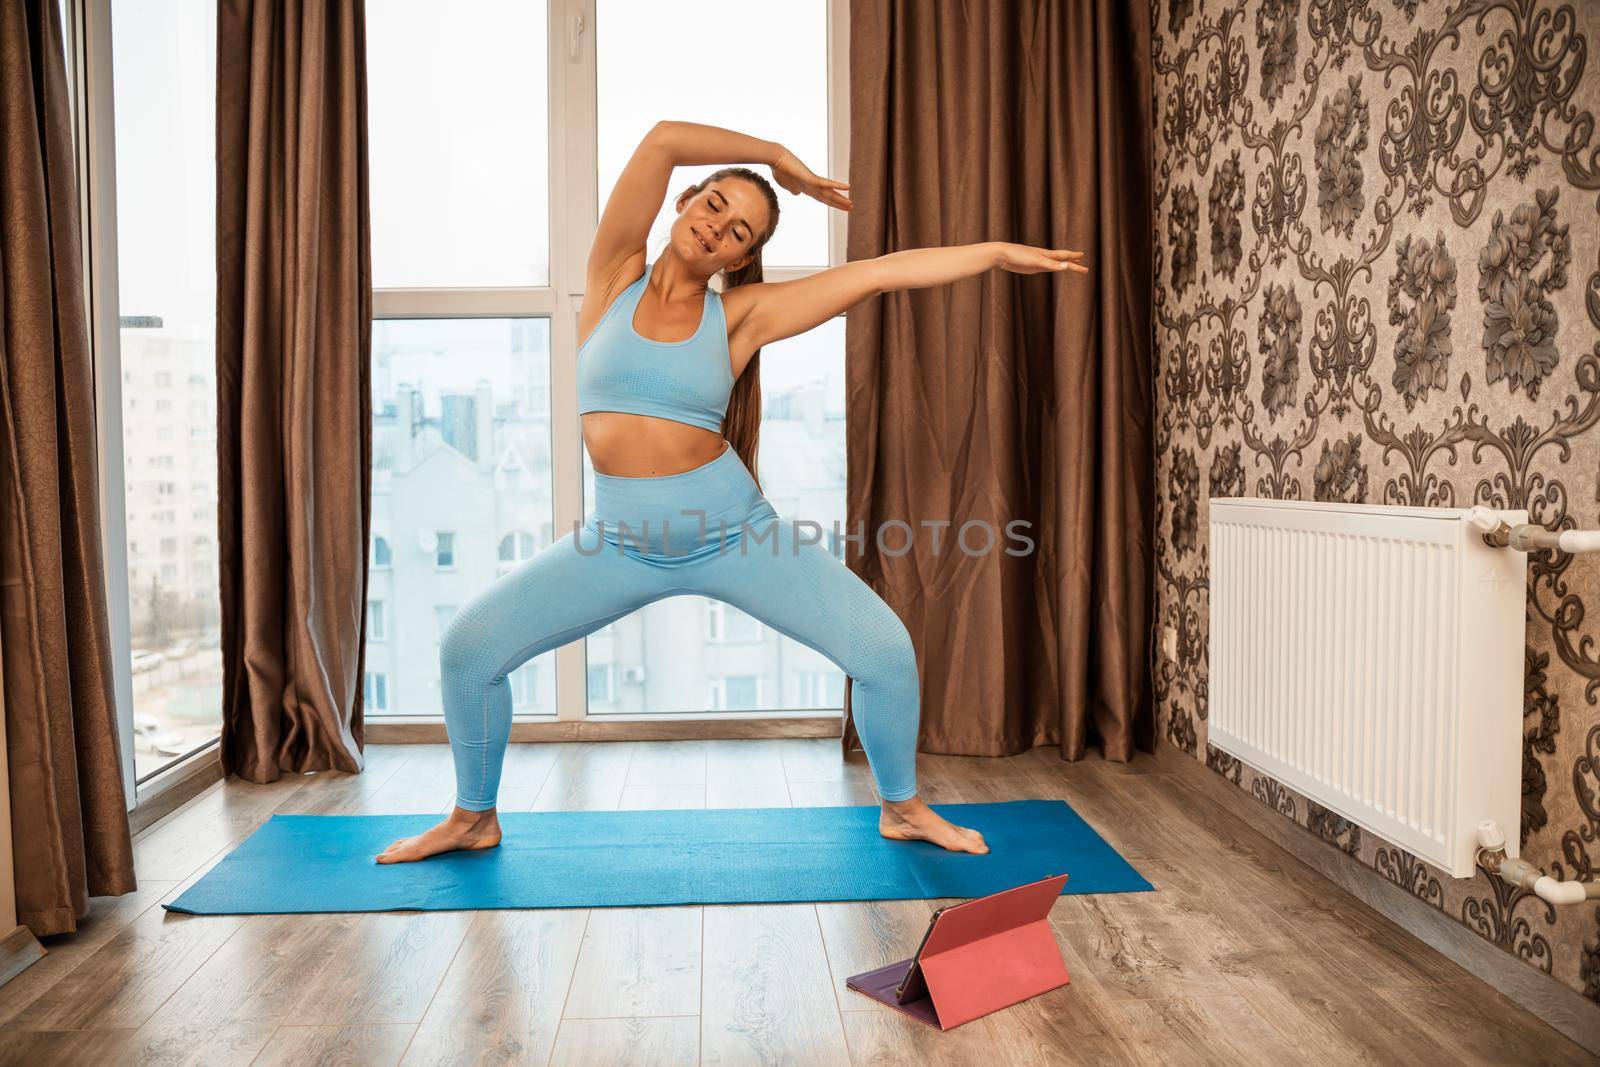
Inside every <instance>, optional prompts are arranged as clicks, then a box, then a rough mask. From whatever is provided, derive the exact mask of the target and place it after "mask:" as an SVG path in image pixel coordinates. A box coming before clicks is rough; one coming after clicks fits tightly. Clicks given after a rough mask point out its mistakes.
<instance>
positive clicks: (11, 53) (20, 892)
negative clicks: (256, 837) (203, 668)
mask: <svg viewBox="0 0 1600 1067" xmlns="http://www.w3.org/2000/svg"><path fill="white" fill-rule="evenodd" d="M80 234H81V225H80V222H79V218H78V193H77V178H76V173H75V163H74V159H73V138H72V113H71V105H70V104H69V102H68V97H67V73H66V61H65V58H64V53H63V49H62V28H61V23H60V12H59V10H58V9H57V7H56V3H55V0H27V2H22V0H6V2H5V3H0V655H4V657H5V666H4V670H3V672H0V677H3V678H4V682H3V683H0V684H3V685H4V693H3V697H4V704H5V728H6V729H5V736H6V748H7V753H6V755H7V769H8V771H9V774H10V787H11V789H10V793H11V836H12V850H13V860H14V864H15V870H14V878H15V882H16V894H17V921H18V922H19V923H21V924H23V925H24V926H26V927H28V929H29V930H30V931H31V932H32V933H33V934H34V935H35V936H37V937H43V936H45V935H48V934H59V933H68V932H71V931H74V930H76V929H77V928H78V920H80V919H82V918H83V917H85V916H86V915H87V914H88V912H89V898H90V897H91V896H114V895H119V894H122V893H130V892H132V891H133V890H134V889H135V888H137V887H136V885H135V881H134V873H133V845H132V841H131V839H130V834H129V830H128V813H127V805H126V802H125V794H124V791H123V777H122V755H121V747H120V745H119V744H118V739H117V717H116V700H115V695H114V691H113V685H112V668H111V637H110V632H111V631H110V621H109V618H108V616H107V612H106V592H105V573H104V561H103V559H102V556H101V551H102V549H101V540H100V519H99V516H100V500H99V496H100V490H99V451H98V443H97V442H98V435H97V428H96V425H95V393H94V365H93V361H92V357H91V353H90V348H89V327H88V317H87V314H86V304H87V300H86V294H85V290H84V278H83V266H82V258H81V256H82V245H81V243H80Z"/></svg>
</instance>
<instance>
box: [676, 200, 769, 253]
mask: <svg viewBox="0 0 1600 1067" xmlns="http://www.w3.org/2000/svg"><path fill="white" fill-rule="evenodd" d="M767 221H768V207H767V198H766V197H765V196H763V195H762V194H761V192H760V190H758V189H757V188H756V187H755V186H754V185H752V184H751V183H750V182H748V181H745V180H744V179H742V178H719V179H717V180H716V181H713V182H708V183H707V184H706V187H705V188H704V189H702V190H700V191H699V192H698V193H696V194H695V195H694V196H693V197H692V198H691V199H690V200H689V201H688V202H687V203H686V204H684V206H683V208H682V210H680V211H679V212H678V217H677V218H676V219H675V220H674V221H673V223H672V247H673V249H674V250H675V251H677V253H678V254H679V255H680V256H682V257H683V258H684V259H685V260H687V261H689V262H690V263H693V264H694V265H695V266H696V267H698V268H700V269H701V270H702V271H703V272H704V273H705V274H707V275H711V274H715V273H716V272H717V271H719V270H725V269H726V270H738V269H739V268H740V267H743V266H744V265H745V263H746V262H748V261H749V258H750V255H749V253H750V250H751V249H752V248H754V247H755V245H756V241H757V240H758V239H759V238H760V236H761V235H762V234H763V233H765V232H766V227H767Z"/></svg>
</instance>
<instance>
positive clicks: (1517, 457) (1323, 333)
mask: <svg viewBox="0 0 1600 1067" xmlns="http://www.w3.org/2000/svg"><path fill="white" fill-rule="evenodd" d="M1154 13H1155V27H1156V32H1155V44H1154V48H1155V53H1156V55H1155V63H1154V78H1155V85H1154V96H1155V107H1156V145H1155V161H1156V168H1157V173H1156V190H1155V197H1156V203H1155V208H1156V218H1155V223H1156V246H1157V247H1156V262H1155V269H1156V275H1157V278H1156V281H1157V285H1156V296H1155V300H1156V340H1157V449H1158V461H1157V463H1158V466H1157V479H1158V480H1157V484H1158V485H1159V486H1161V487H1162V489H1161V492H1160V494H1159V503H1158V516H1157V526H1158V538H1157V550H1156V555H1157V560H1156V562H1157V568H1158V575H1157V586H1158V589H1157V596H1158V603H1157V610H1158V614H1159V620H1158V621H1159V623H1160V624H1161V625H1163V626H1170V627H1172V628H1173V629H1174V630H1176V631H1177V634H1178V643H1177V658H1176V660H1172V659H1168V658H1167V657H1166V656H1165V655H1163V654H1162V653H1161V652H1160V647H1161V644H1162V642H1160V641H1157V642H1154V645H1155V647H1156V650H1157V652H1156V662H1155V677H1156V687H1157V704H1158V711H1157V714H1158V717H1159V726H1158V729H1159V732H1160V735H1161V737H1162V738H1163V740H1164V741H1166V742H1170V743H1172V744H1175V745H1177V746H1179V747H1180V748H1182V749H1184V750H1185V751H1187V752H1189V753H1191V754H1193V755H1194V756H1195V757H1196V758H1201V759H1204V760H1205V761H1206V763H1207V765H1208V766H1210V767H1211V768H1213V769H1214V770H1216V771H1217V772H1219V773H1221V774H1223V775H1225V776H1226V777H1227V778H1228V779H1230V780H1231V781H1233V782H1234V783H1236V784H1238V785H1239V786H1240V787H1241V788H1243V789H1246V790H1248V791H1249V792H1250V793H1251V794H1253V795H1254V796H1255V797H1256V798H1258V799H1259V800H1261V801H1262V802H1263V803H1265V804H1268V805H1270V806H1272V807H1274V808H1276V809H1277V810H1278V811H1279V812H1281V813H1282V814H1283V815H1285V816H1287V817H1289V818H1291V819H1294V820H1295V821H1296V822H1298V823H1299V824H1300V825H1302V826H1304V827H1305V828H1306V829H1307V830H1308V831H1309V832H1311V833H1313V834H1316V835H1317V836H1319V837H1321V838H1322V839H1324V840H1325V841H1327V842H1328V843H1330V844H1331V845H1333V846H1334V847H1336V848H1340V849H1343V850H1345V851H1346V852H1348V853H1350V854H1351V855H1352V856H1356V857H1358V858H1359V859H1360V860H1361V861H1362V862H1364V863H1366V864H1368V865H1370V866H1372V867H1373V868H1374V869H1376V870H1377V871H1378V872H1379V873H1380V874H1382V875H1383V876H1384V877H1386V878H1389V879H1391V880H1393V881H1394V882H1396V883H1398V884H1399V885H1401V886H1402V887H1404V888H1405V889H1406V890H1408V891H1409V892H1411V893H1414V894H1415V895H1416V896H1418V897H1419V898H1421V899H1422V900H1424V901H1426V902H1428V903H1429V904H1431V905H1433V906H1434V907H1436V908H1439V909H1440V910H1442V911H1444V912H1446V913H1447V914H1449V915H1450V916H1451V917H1452V918H1454V919H1456V920H1458V921H1460V922H1461V923H1463V924H1465V925H1466V926H1468V927H1469V928H1471V929H1473V930H1475V931H1477V932H1478V933H1479V934H1481V935H1482V936H1483V937H1484V938H1486V939H1488V940H1490V941H1493V942H1495V943H1496V944H1498V945H1500V946H1501V947H1502V948H1504V949H1505V950H1506V951H1508V952H1511V953H1514V954H1516V955H1517V956H1519V957H1521V958H1522V959H1523V960H1525V961H1527V962H1528V964H1530V965H1531V966H1534V967H1538V968H1540V969H1541V970H1543V971H1545V972H1547V973H1549V974H1552V975H1554V976H1555V977H1556V978H1558V979H1559V980H1560V981H1562V982H1565V983H1567V984H1568V985H1570V986H1572V987H1573V988H1575V989H1578V990H1580V991H1582V992H1583V993H1584V994H1585V995H1586V996H1588V997H1590V998H1592V999H1595V1000H1600V908H1596V907H1595V906H1593V905H1587V904H1586V905H1579V906H1569V907H1565V908H1561V909H1556V908H1554V907H1551V906H1549V905H1547V904H1545V903H1544V902H1543V901H1541V900H1539V899H1538V898H1537V897H1534V896H1532V895H1531V894H1528V893H1526V892H1523V891H1516V892H1511V891H1509V890H1508V888H1507V887H1506V886H1505V885H1504V884H1503V883H1502V882H1500V880H1499V879H1496V878H1491V877H1489V876H1487V875H1486V874H1484V873H1483V872H1481V871H1480V872H1479V875H1478V876H1477V877H1476V878H1474V879H1464V880H1456V879H1453V878H1451V877H1450V876H1449V875H1448V874H1446V873H1444V872H1442V871H1440V870H1438V869H1436V868H1433V867H1430V866H1429V865H1428V864H1426V863H1423V862H1421V861H1419V860H1418V859H1416V858H1415V857H1414V856H1411V855H1408V854H1407V853H1405V852H1402V851H1401V850H1400V849H1398V848H1396V847H1395V846H1394V845H1392V844H1390V843H1389V842H1386V841H1382V840H1378V839H1376V838H1375V837H1373V836H1372V835H1371V834H1364V833H1362V831H1361V830H1360V828H1359V827H1356V826H1353V825H1351V824H1350V823H1348V822H1347V821H1345V820H1344V819H1342V818H1340V817H1339V816H1337V815H1335V814H1333V813H1332V812H1329V811H1327V810H1326V809H1324V808H1321V807H1319V806H1318V805H1317V804H1315V803H1314V802H1312V801H1310V800H1308V799H1307V798H1305V797H1303V796H1300V795H1298V794H1296V793H1295V792H1293V791H1292V790H1290V789H1288V788H1286V787H1285V786H1283V785H1282V784H1281V783H1279V782H1277V781H1274V780H1272V779H1270V778H1267V777H1264V776H1260V775H1257V774H1256V773H1255V772H1254V771H1252V770H1251V769H1250V768H1248V767H1245V766H1243V765H1241V764H1240V763H1239V762H1238V761H1236V760H1234V759H1232V758H1231V757H1229V756H1227V755H1226V754H1224V753H1222V752H1219V751H1218V750H1216V749H1214V748H1211V747H1210V746H1208V745H1207V743H1206V717H1207V677H1206V647H1207V635H1206V620H1207V614H1208V601H1207V583H1208V580H1209V562H1208V546H1207V544H1206V530H1207V509H1208V504H1207V501H1208V499H1209V498H1210V497H1213V496H1216V497H1223V496H1262V497H1276V498H1291V499H1314V500H1344V501H1359V502H1365V503H1382V504H1402V505H1412V506H1434V507H1467V506H1471V505H1472V504H1477V503H1482V504H1487V505H1490V506H1493V507H1511V508H1527V509H1528V511H1529V513H1530V515H1531V516H1532V517H1533V519H1534V521H1537V522H1540V523H1542V524H1544V525H1545V526H1548V527H1550V528H1551V529H1568V528H1580V527H1581V528H1600V426H1597V424H1600V340H1597V338H1600V135H1597V133H1596V131H1595V119H1596V116H1597V115H1600V70H1597V69H1595V66H1594V64H1593V63H1591V57H1590V56H1589V52H1590V50H1591V49H1597V48H1600V0H1234V2H1233V3H1225V2H1219V0H1154ZM1597 638H1600V558H1597V557H1595V556H1571V555H1564V554H1560V553H1553V552H1551V553H1536V554H1532V555H1530V556H1529V566H1528V641H1527V648H1526V650H1525V660H1526V666H1527V687H1526V700H1525V704H1524V707H1523V725H1524V730H1523V738H1524V741H1523V757H1522V766H1523V805H1522V826H1521V832H1522V855H1523V857H1524V858H1526V859H1528V860H1530V861H1531V862H1533V863H1536V864H1540V865H1542V866H1543V867H1545V868H1546V870H1547V871H1548V872H1550V873H1551V874H1553V875H1555V876H1557V877H1562V878H1580V879H1584V880H1593V879H1595V878H1600V641H1597Z"/></svg>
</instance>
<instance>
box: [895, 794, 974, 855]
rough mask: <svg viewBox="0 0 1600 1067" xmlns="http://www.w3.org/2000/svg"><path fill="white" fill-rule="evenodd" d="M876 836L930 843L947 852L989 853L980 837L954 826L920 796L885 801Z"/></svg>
mask: <svg viewBox="0 0 1600 1067" xmlns="http://www.w3.org/2000/svg"><path fill="white" fill-rule="evenodd" d="M878 833H880V834H882V835H883V836H884V837H887V838H890V839H892V840H895V841H931V842H933V843H934V844H935V845H938V846H940V847H941V848H947V849H949V850H950V851H951V852H976V853H978V854H979V855H983V854H984V853H986V852H988V851H989V846H988V845H986V844H984V841H983V835H982V834H980V833H978V831H976V830H973V829H971V828H970V827H966V826H957V825H955V824H954V823H952V822H950V821H948V820H947V819H945V817H944V816H942V815H940V814H939V813H938V812H936V811H934V810H933V809H932V808H930V807H928V805H927V804H925V803H924V802H923V800H922V798H921V797H912V798H911V799H909V800H885V801H884V802H883V811H882V813H880V814H879V816H878Z"/></svg>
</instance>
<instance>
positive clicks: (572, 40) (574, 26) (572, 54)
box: [567, 11, 583, 59]
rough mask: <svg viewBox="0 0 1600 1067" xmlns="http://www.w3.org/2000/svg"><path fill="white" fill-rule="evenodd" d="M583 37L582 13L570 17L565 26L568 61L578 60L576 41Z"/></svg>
mask: <svg viewBox="0 0 1600 1067" xmlns="http://www.w3.org/2000/svg"><path fill="white" fill-rule="evenodd" d="M582 37H583V12H582V11H580V12H578V13H577V14H575V15H573V16H572V20H571V21H570V22H569V23H568V24H567V56H568V58H570V59H577V58H578V41H579V40H580V39H581V38H582Z"/></svg>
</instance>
